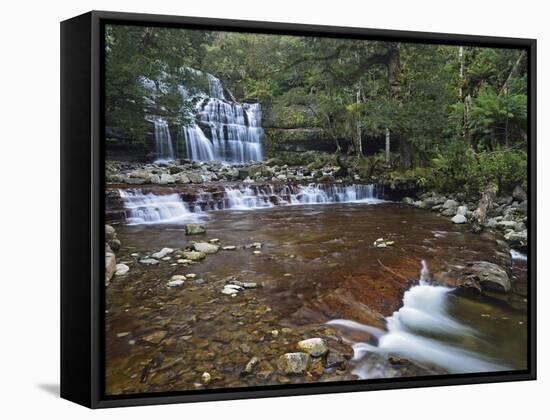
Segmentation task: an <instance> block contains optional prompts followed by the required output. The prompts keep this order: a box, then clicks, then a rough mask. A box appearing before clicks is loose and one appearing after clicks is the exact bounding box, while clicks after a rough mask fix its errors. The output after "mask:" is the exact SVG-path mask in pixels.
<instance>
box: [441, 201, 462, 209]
mask: <svg viewBox="0 0 550 420" xmlns="http://www.w3.org/2000/svg"><path fill="white" fill-rule="evenodd" d="M457 207H458V203H457V202H456V201H455V200H447V201H445V202H444V203H443V206H442V208H443V209H445V210H446V209H452V208H457Z"/></svg>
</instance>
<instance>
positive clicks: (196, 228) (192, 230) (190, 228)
mask: <svg viewBox="0 0 550 420" xmlns="http://www.w3.org/2000/svg"><path fill="white" fill-rule="evenodd" d="M202 233H206V228H205V227H204V225H199V224H197V223H188V224H186V225H185V234H186V235H200V234H202Z"/></svg>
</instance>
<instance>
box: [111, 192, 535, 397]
mask: <svg viewBox="0 0 550 420" xmlns="http://www.w3.org/2000/svg"><path fill="white" fill-rule="evenodd" d="M203 222H204V223H205V224H206V227H207V234H206V235H202V236H193V237H189V236H185V234H184V231H183V227H182V226H181V225H142V226H124V225H118V226H116V229H117V234H118V237H119V239H120V240H121V242H122V248H121V250H120V252H119V253H118V254H117V257H118V258H119V259H120V260H121V261H122V262H126V263H128V265H130V274H129V275H128V276H125V277H117V278H115V279H114V281H113V282H112V284H111V286H109V287H108V288H107V292H106V308H107V314H106V321H107V323H106V325H107V333H106V337H107V352H106V358H107V392H108V393H113V394H116V393H128V392H130V393H131V392H155V391H168V390H184V389H197V388H202V387H204V386H205V385H204V384H201V374H202V373H203V372H205V371H208V372H209V373H210V374H211V377H212V381H211V382H210V383H209V384H208V386H210V387H239V386H247V385H261V384H278V383H283V384H284V383H287V382H289V381H290V382H311V381H317V380H323V381H325V380H348V379H349V380H351V379H355V378H358V377H391V376H403V375H411V374H426V373H444V372H445V373H446V372H449V371H452V370H449V369H448V368H446V367H442V366H432V365H431V364H430V363H419V364H420V365H423V368H425V369H424V370H422V369H420V370H418V369H417V370H413V371H412V373H411V370H410V369H409V370H407V369H405V368H402V367H401V366H399V365H397V366H396V365H395V364H392V363H388V361H387V360H388V359H387V357H386V356H387V355H386V354H384V355H383V356H381V354H380V353H378V352H376V351H372V352H367V353H366V354H365V355H363V356H362V357H360V358H358V360H355V361H353V362H352V363H351V365H350V369H348V371H346V372H341V371H336V372H324V373H319V376H318V377H315V376H311V375H309V376H305V377H290V378H288V377H284V376H282V375H279V374H277V373H269V374H267V373H266V375H267V377H266V378H260V379H258V377H250V376H247V377H243V376H241V375H240V373H241V371H242V369H243V366H244V365H245V364H246V363H247V361H248V360H249V359H250V358H251V357H252V356H257V357H259V358H260V359H261V360H265V361H267V364H268V365H269V364H270V365H271V366H272V367H273V366H275V360H276V358H277V357H278V356H279V355H280V354H282V353H284V352H286V351H295V343H296V342H297V341H299V340H300V339H303V338H304V337H308V336H316V335H318V334H328V335H330V334H333V335H334V334H337V335H339V336H343V337H344V339H346V340H349V342H350V343H367V345H368V346H375V347H376V346H377V344H378V343H377V341H378V338H377V337H376V334H372V333H367V332H361V331H358V330H357V329H350V328H347V327H338V326H330V327H327V326H323V325H324V323H326V322H327V321H330V320H333V319H346V320H352V321H355V322H358V323H361V324H362V325H368V326H373V327H376V328H379V329H381V330H385V329H387V327H388V326H387V321H386V318H387V317H390V316H391V315H392V314H393V313H394V311H396V310H398V309H399V308H400V307H401V306H402V305H403V302H402V299H403V295H404V293H405V292H406V291H407V290H408V289H409V288H410V287H411V286H412V285H413V284H416V283H417V282H418V280H419V277H420V270H421V261H422V260H425V261H426V263H427V266H428V267H429V270H430V273H431V275H430V278H431V279H435V280H440V281H442V280H443V279H444V278H445V276H444V274H445V272H446V271H447V270H448V268H449V266H456V265H463V264H465V263H467V262H470V261H476V260H485V261H490V262H495V263H502V261H503V256H502V254H499V247H498V246H496V241H495V237H494V236H493V234H491V233H483V234H481V235H477V234H473V233H471V232H469V231H468V228H467V226H464V225H454V224H452V223H451V222H450V221H449V220H448V219H447V218H443V217H440V216H438V215H437V214H435V213H431V212H428V211H425V210H419V209H416V208H413V207H410V206H404V205H401V204H395V203H382V204H370V205H369V204H329V205H302V206H289V207H274V208H267V209H260V210H243V211H235V210H232V211H218V212H211V213H208V214H207V216H206V217H205V219H204V221H203ZM381 237H382V238H384V240H386V241H394V244H393V245H392V246H388V247H386V248H376V247H374V246H373V242H374V241H375V240H376V239H378V238H381ZM212 238H218V239H219V240H220V242H221V245H223V246H225V245H235V246H237V250H234V251H220V252H218V253H217V254H214V255H209V256H208V257H207V258H206V260H205V261H203V262H200V263H197V264H193V265H190V266H188V267H184V266H182V265H178V264H176V265H172V264H175V258H172V259H171V260H170V261H162V262H161V263H160V264H159V265H158V266H144V265H142V264H138V263H137V260H136V258H134V257H132V256H130V254H131V253H139V254H140V256H144V255H150V254H151V253H152V252H155V251H158V250H160V249H161V248H163V247H171V248H184V247H185V246H186V245H187V244H188V242H189V241H190V240H209V239H212ZM254 242H260V243H261V244H262V247H261V249H250V248H247V245H249V244H251V243H254ZM254 251H260V252H261V253H256V254H255V253H254ZM515 262H516V263H517V264H518V268H517V269H516V270H515V271H514V273H515V276H516V277H517V279H516V281H515V285H514V293H512V294H510V296H509V297H508V298H507V301H506V302H503V301H499V300H494V299H488V298H481V297H465V296H461V295H457V294H455V293H454V292H450V293H449V294H448V296H447V297H446V299H445V311H446V313H447V314H448V315H449V316H450V317H452V318H454V319H455V320H456V321H457V322H459V323H461V324H462V325H465V326H467V327H469V328H470V332H468V333H464V334H458V335H455V336H451V337H448V336H447V335H446V334H428V336H429V337H428V338H430V339H433V340H436V341H437V342H438V343H443V344H446V345H451V346H453V347H455V348H459V349H460V350H461V351H467V352H475V355H474V357H477V356H479V358H480V359H482V360H489V361H491V362H494V364H495V365H498V366H502V367H503V368H505V369H508V368H510V369H519V368H525V366H526V334H527V333H526V331H527V321H526V314H525V306H526V296H525V295H526V290H525V277H526V275H525V264H524V263H521V262H517V261H515ZM189 273H193V274H196V277H195V278H194V279H188V280H186V283H185V285H184V286H182V287H180V288H172V289H169V288H167V287H166V283H167V282H168V281H169V280H170V277H171V276H172V275H173V274H184V275H185V274H189ZM229 276H237V277H238V278H239V280H241V281H251V282H257V283H261V285H262V286H263V287H259V288H256V289H250V290H244V291H242V292H239V293H238V295H237V296H236V297H231V296H226V295H223V294H221V293H220V292H221V290H222V288H223V285H224V283H225V279H226V278H227V277H229ZM197 279H201V280H202V281H199V282H197ZM436 315H437V314H436ZM275 330H276V332H274V331H275ZM384 334H385V333H384ZM419 334H424V335H426V334H425V333H422V332H420V333H419ZM356 356H357V353H356ZM365 365H368V366H369V369H368V371H369V374H368V375H367V376H365V375H363V374H361V373H360V372H359V371H360V370H361V367H363V368H364V367H365ZM265 367H266V369H265V370H266V371H268V372H269V371H270V368H269V366H267V365H266V366H265ZM352 370H353V372H352ZM363 370H364V369H363ZM356 375H359V376H356Z"/></svg>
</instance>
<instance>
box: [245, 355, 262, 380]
mask: <svg viewBox="0 0 550 420" xmlns="http://www.w3.org/2000/svg"><path fill="white" fill-rule="evenodd" d="M258 363H260V359H258V358H257V357H253V358H252V359H250V360H249V361H248V363H247V364H246V366H245V367H244V369H243V371H242V372H241V375H242V376H245V375H250V374H251V373H252V372H253V371H254V368H255V367H256V366H257V365H258Z"/></svg>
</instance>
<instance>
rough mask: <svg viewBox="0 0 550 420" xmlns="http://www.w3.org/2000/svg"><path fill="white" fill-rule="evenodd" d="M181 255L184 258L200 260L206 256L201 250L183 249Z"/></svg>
mask: <svg viewBox="0 0 550 420" xmlns="http://www.w3.org/2000/svg"><path fill="white" fill-rule="evenodd" d="M183 257H184V258H185V259H186V260H191V261H201V260H204V259H205V258H206V254H205V253H204V252H201V251H184V252H183Z"/></svg>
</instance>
